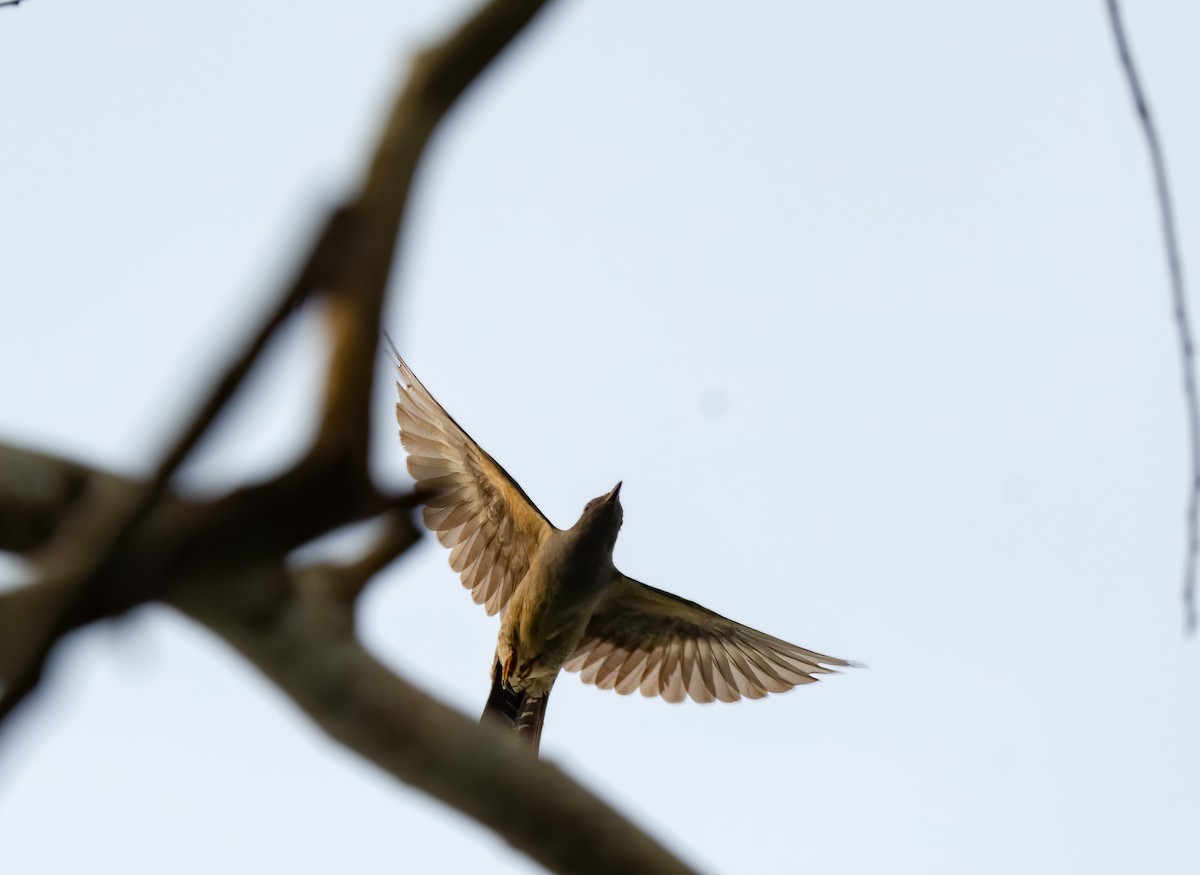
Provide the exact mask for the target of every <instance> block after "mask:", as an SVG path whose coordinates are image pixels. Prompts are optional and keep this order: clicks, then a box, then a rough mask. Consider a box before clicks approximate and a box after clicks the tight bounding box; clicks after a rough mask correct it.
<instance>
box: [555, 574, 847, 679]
mask: <svg viewBox="0 0 1200 875" xmlns="http://www.w3.org/2000/svg"><path fill="white" fill-rule="evenodd" d="M851 664H852V663H849V662H847V661H846V660H844V659H837V658H836V657H833V656H825V655H824V654H821V653H815V652H813V651H812V650H805V649H804V648H803V647H797V646H796V645H795V644H789V643H788V642H786V641H783V640H780V639H779V638H774V637H772V636H770V635H767V634H766V633H765V632H759V631H758V630H757V629H751V628H750V627H749V626H743V625H742V624H741V623H737V622H734V621H733V620H730V619H728V618H726V617H722V616H721V615H720V614H715V613H713V612H712V611H710V610H709V609H708V608H704V607H701V606H700V605H698V604H696V603H695V602H689V601H687V600H686V599H681V598H679V597H678V596H674V595H671V594H670V593H669V592H663V591H662V590H659V589H655V588H654V587H652V586H646V584H644V583H638V582H637V581H636V580H633V579H632V578H629V577H626V576H625V575H624V574H621V573H620V572H619V571H618V572H617V579H616V580H614V581H613V586H612V588H611V590H610V592H609V594H608V595H607V596H606V597H605V599H604V600H603V601H602V602H601V603H600V606H599V607H598V608H597V609H596V612H595V613H594V614H593V615H592V619H591V620H590V621H589V622H588V626H587V629H586V630H585V631H584V633H583V640H582V641H580V642H579V646H578V647H577V648H576V649H575V652H574V653H573V654H572V655H571V658H570V659H568V660H567V661H566V663H564V665H563V668H565V669H566V670H567V671H577V672H580V676H579V677H580V680H582V681H583V682H584V683H588V684H595V685H596V686H598V687H599V688H600V689H602V690H612V689H615V690H616V691H617V692H618V693H621V694H623V695H627V694H629V693H632V692H633V691H634V690H641V692H642V695H644V696H662V697H663V698H664V699H666V700H667V701H668V702H682V701H683V700H684V698H685V697H687V696H690V697H691V698H692V699H694V700H696V701H697V702H711V701H713V700H714V699H720V700H721V701H722V702H736V701H737V700H738V699H740V698H741V697H742V696H745V697H746V698H748V699H761V698H762V697H763V696H765V695H766V694H767V693H782V692H784V691H785V690H790V689H791V688H792V687H795V686H798V685H800V684H808V683H812V682H813V681H815V680H816V679H817V678H816V675H819V674H828V673H829V672H830V671H832V669H829V668H826V666H828V665H851Z"/></svg>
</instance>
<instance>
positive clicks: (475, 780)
mask: <svg viewBox="0 0 1200 875" xmlns="http://www.w3.org/2000/svg"><path fill="white" fill-rule="evenodd" d="M0 459H7V470H9V471H11V470H14V468H15V467H16V466H18V465H21V464H28V465H29V466H33V467H34V468H37V469H40V476H42V477H44V478H46V479H47V480H50V481H53V480H56V479H59V480H62V479H71V478H81V479H82V480H83V481H84V482H86V483H87V484H104V487H105V488H106V489H110V490H113V491H115V492H116V491H121V490H125V491H127V492H129V493H131V494H136V493H138V492H139V491H140V490H141V489H143V488H144V487H142V486H141V485H140V484H137V483H135V482H133V481H129V480H126V479H124V478H120V477H116V476H113V475H110V474H107V473H104V472H100V471H95V470H91V469H88V468H86V467H84V466H81V465H78V464H76V463H73V462H67V461H64V460H59V459H54V458H53V457H49V456H45V455H43V454H38V453H28V452H25V451H22V450H17V449H14V448H7V447H6V448H0ZM55 469H57V472H56V471H55ZM6 481H7V478H3V477H0V483H4V482H6ZM89 488H90V487H89ZM238 494H240V493H235V494H234V496H236V495H238ZM39 495H41V496H42V497H41V498H40V499H39V498H38V496H39ZM234 496H229V497H227V498H225V499H220V500H218V502H215V503H211V504H209V503H192V502H188V501H186V500H184V499H182V498H179V497H178V496H175V495H173V494H171V493H166V494H165V495H164V496H163V501H162V502H161V504H160V506H159V509H158V510H157V511H156V512H155V514H154V516H153V517H152V518H151V519H150V520H149V521H148V523H147V525H146V526H145V527H144V529H143V533H142V534H139V536H138V537H137V538H136V539H135V540H134V542H133V544H132V546H131V548H130V550H129V553H130V554H132V556H133V557H134V558H132V559H127V560H126V562H125V563H124V564H123V565H122V566H121V567H120V572H121V574H122V575H123V577H122V579H121V582H120V586H115V585H114V586H109V587H108V588H107V591H108V592H109V593H110V597H114V596H112V595H111V594H112V593H115V592H124V593H126V594H128V593H129V592H131V591H132V592H139V593H143V594H144V593H146V592H149V591H159V592H163V591H165V592H167V596H166V600H167V601H168V602H169V603H170V604H173V605H174V606H176V607H177V608H179V609H180V610H182V611H184V612H185V613H187V614H188V615H189V616H191V617H192V618H193V619H195V620H197V621H198V622H201V623H203V624H204V625H206V626H208V627H210V628H211V629H213V631H215V632H216V633H217V634H219V635H220V636H221V637H223V638H225V639H226V640H227V641H228V642H229V643H230V644H232V645H233V646H234V647H235V648H237V649H238V650H239V651H241V652H242V653H243V655H245V656H246V657H247V658H248V659H249V660H250V661H251V662H252V663H254V664H255V665H256V666H257V667H258V668H259V669H260V670H262V671H263V673H264V674H266V675H267V676H268V677H269V678H270V679H271V680H272V681H274V682H275V683H276V684H278V685H279V687H280V688H281V689H282V690H283V691H284V692H285V693H287V694H288V695H289V696H291V697H292V698H293V699H294V700H295V701H296V703H297V704H298V705H299V706H300V707H301V708H302V709H303V710H304V711H305V712H307V713H308V715H309V716H310V717H311V718H312V719H313V720H314V721H315V722H316V723H317V724H318V725H319V726H320V727H321V728H322V729H323V730H325V731H326V732H327V733H328V734H329V735H330V736H332V737H333V738H334V739H335V740H337V741H338V742H340V743H341V744H344V745H346V746H347V747H349V748H350V749H352V750H354V751H356V752H357V753H359V754H360V755H362V756H363V757H365V758H366V759H368V760H370V761H371V762H373V763H375V764H376V765H378V766H379V767H380V768H382V769H384V770H385V771H388V772H390V773H391V774H392V775H394V776H395V777H397V778H399V779H400V780H402V781H404V782H405V783H408V784H411V785H412V786H414V787H417V788H418V789H421V790H424V791H425V792H428V793H430V794H431V795H433V796H435V797H436V798H438V799H440V800H442V801H443V802H445V803H447V804H449V805H451V806H453V807H455V808H457V809H459V810H460V811H463V812H464V813H466V814H468V815H470V816H471V817H473V818H475V819H476V820H478V821H479V822H480V823H482V824H484V825H485V826H488V827H490V828H492V829H494V830H495V831H496V832H497V833H498V834H499V835H501V836H502V837H503V838H504V839H505V840H506V841H508V842H509V843H510V844H511V845H513V847H515V848H517V849H518V850H520V851H522V852H524V853H526V854H528V855H529V856H531V857H533V858H534V859H535V860H538V861H539V862H541V863H542V864H543V865H545V866H546V867H547V868H549V869H550V870H551V871H555V872H569V873H599V872H632V873H637V872H645V873H683V872H688V871H690V870H689V869H688V868H687V867H686V866H684V865H683V864H682V863H680V862H679V861H677V860H675V859H674V858H673V857H671V856H670V855H669V854H668V853H667V852H666V851H665V850H664V849H663V848H662V847H661V846H660V845H658V844H657V843H656V842H655V841H654V840H653V839H651V838H650V837H648V836H646V835H645V834H644V833H642V832H641V831H640V830H638V829H637V828H636V827H635V826H634V825H633V824H631V823H629V822H628V821H627V820H626V819H625V818H623V817H622V816H621V815H619V814H617V813H616V812H615V811H613V810H612V809H611V808H609V807H608V806H607V805H606V804H604V803H603V802H601V801H600V800H599V799H597V798H596V797H594V796H593V795H591V794H590V793H588V792H587V791H586V790H584V789H582V788H581V787H579V786H578V785H577V784H575V783H574V782H573V781H572V780H571V779H570V778H568V777H567V776H566V775H564V774H563V773H562V772H561V771H560V770H558V769H556V768H554V767H553V766H551V765H549V764H547V763H544V762H540V761H538V760H536V759H534V758H532V757H530V756H529V755H528V754H527V752H525V751H524V750H523V749H521V748H518V747H517V746H516V745H515V744H513V743H512V741H511V739H509V738H508V737H507V736H506V735H505V734H503V733H494V732H490V731H489V730H488V729H487V728H486V727H480V726H479V725H478V724H477V723H475V721H473V720H470V719H468V718H466V717H464V716H462V715H460V714H458V713H457V712H454V711H452V710H451V709H449V708H447V707H446V706H445V705H442V704H441V703H439V702H437V701H436V700H434V699H432V698H430V697H429V696H427V695H425V694H424V693H422V692H420V691H419V690H417V689H416V688H414V687H412V686H411V685H410V684H408V683H407V682H405V681H404V680H402V679H401V678H399V677H397V676H396V675H394V674H393V673H391V672H390V671H388V670H387V669H386V668H385V667H384V666H382V665H381V664H380V663H379V662H378V661H377V660H376V659H375V658H374V657H372V656H371V654H370V653H368V652H367V651H366V650H365V649H364V648H363V647H362V645H361V644H360V643H359V642H358V641H357V640H356V639H355V637H354V628H353V626H354V622H353V619H354V618H353V605H352V602H351V600H350V599H348V598H346V592H344V591H343V590H342V589H341V588H340V587H341V586H342V582H341V581H339V580H338V579H337V578H336V577H335V578H334V585H332V586H330V585H329V580H319V581H316V582H317V584H318V585H312V584H313V582H314V581H313V579H312V578H311V577H310V578H308V579H304V577H305V575H306V574H311V573H312V570H311V569H309V570H308V571H306V572H302V573H301V574H300V578H301V579H297V576H296V575H295V574H289V573H288V572H287V571H286V570H285V568H284V565H283V563H282V561H280V560H278V559H276V558H272V556H273V555H274V554H276V553H277V552H278V550H279V548H278V545H272V547H271V548H270V549H269V550H261V549H259V548H257V547H255V546H254V543H253V541H254V539H253V538H248V539H247V543H245V544H242V545H240V547H239V545H237V544H236V543H234V542H232V541H231V538H230V535H229V532H228V531H226V530H223V531H221V532H220V534H219V536H218V537H219V540H220V542H221V543H222V544H224V545H229V546H230V547H231V548H232V549H233V550H234V552H233V553H232V554H230V555H223V556H211V555H210V554H212V552H213V551H212V548H211V542H209V541H208V540H207V539H206V538H204V537H201V536H200V535H199V533H197V532H192V533H191V535H185V534H184V533H183V532H180V533H177V534H175V535H174V536H173V537H174V538H176V539H178V540H179V541H180V542H182V543H186V544H187V545H188V547H187V548H186V549H185V548H184V547H181V546H179V544H171V545H170V546H169V547H167V548H165V549H163V550H162V551H161V553H162V554H163V555H166V556H172V557H177V556H180V555H182V556H184V557H185V561H183V562H182V563H181V565H182V567H181V568H164V567H163V566H161V565H160V564H159V562H158V560H156V559H154V558H153V557H154V554H155V553H156V552H158V551H157V548H156V547H155V544H157V543H158V542H159V541H161V540H164V539H165V540H168V541H169V540H171V537H169V536H168V533H170V532H172V531H173V530H174V529H175V528H176V527H183V528H184V529H185V530H186V529H189V528H190V527H192V526H196V525H198V524H199V523H200V522H201V521H203V520H204V519H206V518H209V519H220V520H230V519H231V517H232V518H233V522H232V523H229V525H231V526H233V527H235V528H236V527H240V528H242V529H248V528H253V527H251V526H248V525H247V523H246V520H245V519H244V518H243V513H246V514H253V515H255V516H257V515H259V514H260V508H258V507H256V506H252V505H247V506H244V509H239V510H237V512H235V513H230V512H229V510H228V507H226V508H225V509H224V510H220V511H218V510H214V509H213V507H214V506H219V505H221V503H222V502H231V501H233V500H235V499H234ZM58 502H59V499H58V498H57V497H56V493H55V491H54V490H48V491H45V492H41V493H37V492H35V493H34V495H33V496H32V497H31V496H29V495H18V494H14V491H13V490H0V521H2V520H4V519H6V518H8V517H9V516H10V515H11V514H12V513H14V512H16V511H29V510H30V509H31V508H32V509H33V510H34V511H35V512H36V513H41V514H49V513H51V512H52V511H51V509H52V508H53V507H54V506H55V505H56V504H57V503H58ZM389 504H390V505H391V509H390V510H389V511H388V513H389V517H390V518H391V519H392V520H393V525H392V526H391V527H390V528H389V530H388V531H387V532H385V533H384V534H383V536H382V537H381V538H380V539H379V541H378V542H377V543H376V544H375V545H373V547H372V548H371V549H370V550H368V552H367V554H365V555H364V557H363V558H362V559H361V560H360V561H359V562H357V563H354V564H353V565H351V566H348V568H349V569H352V570H351V572H350V577H354V576H358V577H366V576H369V574H370V573H371V571H372V570H374V569H375V568H378V567H381V566H382V565H383V564H386V561H387V560H388V559H390V558H391V557H392V556H394V555H395V554H396V552H397V551H398V550H400V549H402V544H403V543H404V542H405V541H406V540H408V543H412V542H413V541H414V540H415V538H412V537H411V533H412V531H413V530H412V527H411V525H408V531H409V535H408V537H407V538H406V536H405V534H404V532H403V528H404V527H403V526H401V525H400V524H399V520H401V519H404V520H405V521H406V522H407V518H406V517H405V516H404V512H403V510H402V508H403V506H405V505H406V504H411V497H409V496H406V497H404V498H400V499H391V500H389ZM63 512H64V513H66V514H68V515H69V514H70V510H69V509H66V510H64V511H63ZM0 531H3V529H0ZM0 546H5V543H4V542H0ZM239 551H240V552H239ZM147 553H148V554H150V556H149V558H147V557H146V556H145V554H147ZM139 556H141V557H143V558H141V559H140V560H139V561H135V559H136V558H137V557H139ZM204 556H210V558H209V559H208V561H202V559H201V557H204ZM159 574H167V575H172V574H177V575H179V576H177V577H175V578H174V585H173V586H171V587H170V588H167V587H163V586H161V585H156V586H150V585H149V584H147V583H146V582H145V581H142V578H143V577H145V576H154V575H159ZM61 586H62V584H61V583H56V582H55V581H53V580H43V581H41V582H39V583H36V584H34V585H31V586H26V587H24V588H21V589H17V590H13V591H10V592H7V593H3V594H0V677H6V676H11V675H10V674H9V668H10V666H12V665H13V663H14V660H15V659H16V660H17V661H19V656H20V653H21V652H22V651H24V650H27V649H28V647H29V643H28V639H29V637H30V634H29V632H30V628H31V622H30V621H31V620H36V619H38V618H39V617H45V616H46V615H48V614H51V613H53V612H54V611H55V610H56V609H57V608H58V605H59V589H60V588H61Z"/></svg>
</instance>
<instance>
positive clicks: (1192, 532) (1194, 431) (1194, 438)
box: [1107, 0, 1200, 634]
mask: <svg viewBox="0 0 1200 875" xmlns="http://www.w3.org/2000/svg"><path fill="white" fill-rule="evenodd" d="M1107 2H1108V18H1109V22H1110V23H1111V25H1112V32H1113V39H1114V40H1115V41H1116V44H1117V53H1118V54H1119V55H1120V57H1121V66H1122V67H1123V68H1124V70H1125V78H1126V80H1127V81H1128V83H1129V93H1130V96H1132V98H1133V105H1134V108H1135V109H1136V110H1137V114H1138V120H1139V121H1140V122H1141V127H1142V134H1143V135H1144V136H1145V138H1146V149H1147V150H1148V151H1149V153H1150V164H1151V166H1152V167H1153V172H1154V189H1155V194H1156V195H1157V198H1158V212H1159V221H1160V223H1161V224H1162V235H1163V246H1164V247H1165V248H1166V252H1167V270H1168V272H1169V274H1170V277H1171V301H1172V305H1173V308H1174V314H1175V329H1176V333H1177V334H1178V335H1179V358H1180V365H1181V366H1182V370H1183V397H1184V402H1185V404H1186V406H1187V421H1188V445H1189V450H1190V454H1191V479H1190V481H1189V483H1188V502H1187V523H1186V535H1187V548H1186V554H1185V556H1184V567H1183V608H1184V617H1185V619H1184V622H1185V628H1186V630H1187V632H1188V633H1189V634H1195V632H1196V613H1197V612H1196V563H1197V560H1198V559H1200V399H1198V398H1197V392H1196V354H1195V344H1194V343H1193V340H1192V325H1191V317H1190V316H1189V314H1188V303H1187V292H1186V289H1185V287H1184V282H1183V260H1182V257H1181V256H1180V254H1179V240H1178V236H1177V234H1176V231H1175V210H1174V208H1173V207H1172V205H1171V188H1170V185H1169V184H1168V183H1167V162H1166V158H1165V157H1164V155H1163V149H1162V144H1161V143H1160V142H1159V139H1158V131H1157V128H1156V126H1155V124H1154V117H1153V116H1152V115H1151V113H1150V104H1149V101H1147V100H1146V95H1145V92H1144V91H1143V90H1142V84H1141V78H1140V77H1139V76H1138V72H1137V67H1135V66H1134V63H1133V53H1132V51H1131V50H1130V47H1129V40H1128V38H1127V37H1126V35H1125V25H1124V24H1123V23H1122V20H1121V8H1120V5H1119V4H1118V2H1117V0H1107Z"/></svg>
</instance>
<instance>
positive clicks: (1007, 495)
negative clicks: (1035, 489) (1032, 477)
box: [1003, 476, 1032, 504]
mask: <svg viewBox="0 0 1200 875" xmlns="http://www.w3.org/2000/svg"><path fill="white" fill-rule="evenodd" d="M1003 491H1004V500H1005V501H1007V502H1008V503H1009V504H1024V503H1025V502H1027V501H1029V499H1030V498H1031V497H1032V490H1031V489H1030V488H1029V482H1028V481H1027V480H1025V478H1023V477H1015V476H1014V477H1009V478H1008V479H1007V480H1005V481H1004V486H1003Z"/></svg>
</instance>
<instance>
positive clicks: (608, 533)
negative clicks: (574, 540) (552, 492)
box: [576, 483, 624, 549]
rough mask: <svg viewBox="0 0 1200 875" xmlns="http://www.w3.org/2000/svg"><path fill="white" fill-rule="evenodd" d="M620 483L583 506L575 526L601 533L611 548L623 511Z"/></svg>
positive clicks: (619, 526) (615, 539)
mask: <svg viewBox="0 0 1200 875" xmlns="http://www.w3.org/2000/svg"><path fill="white" fill-rule="evenodd" d="M620 495H621V484H620V483H618V484H617V485H616V486H614V487H613V488H612V491H611V492H609V493H607V494H605V495H601V496H599V497H597V498H593V499H592V500H591V501H589V502H588V503H587V504H586V505H584V508H583V516H581V517H580V518H579V522H578V523H576V525H577V526H580V527H582V528H584V529H585V530H587V531H589V532H594V533H596V534H597V535H601V536H603V537H604V538H605V540H607V541H608V543H609V547H610V549H611V546H612V544H615V543H616V541H617V532H619V531H620V530H621V520H622V519H623V517H624V511H622V510H621V499H620Z"/></svg>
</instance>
